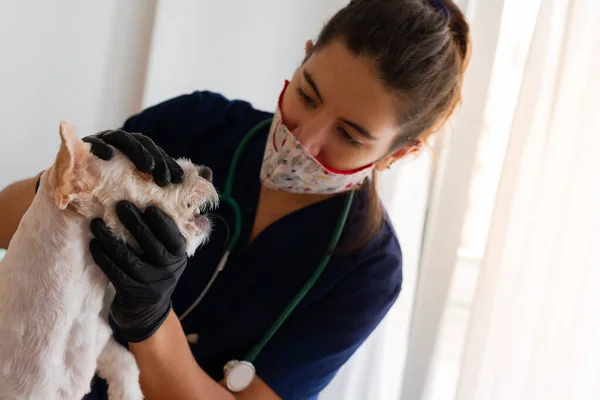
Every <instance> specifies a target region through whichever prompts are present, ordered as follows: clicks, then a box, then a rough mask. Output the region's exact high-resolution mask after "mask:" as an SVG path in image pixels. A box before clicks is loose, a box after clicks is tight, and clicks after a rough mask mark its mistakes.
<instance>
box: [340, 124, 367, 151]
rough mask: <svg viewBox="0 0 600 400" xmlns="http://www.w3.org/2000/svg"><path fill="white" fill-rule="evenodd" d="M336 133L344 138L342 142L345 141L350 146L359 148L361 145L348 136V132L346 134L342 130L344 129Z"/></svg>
mask: <svg viewBox="0 0 600 400" xmlns="http://www.w3.org/2000/svg"><path fill="white" fill-rule="evenodd" d="M338 132H339V133H340V135H341V136H342V138H344V140H346V141H347V142H348V143H350V144H351V145H352V146H355V147H359V146H361V145H362V143H361V142H359V141H358V140H356V139H354V138H353V137H352V135H350V134H349V133H348V132H346V131H345V130H344V128H338Z"/></svg>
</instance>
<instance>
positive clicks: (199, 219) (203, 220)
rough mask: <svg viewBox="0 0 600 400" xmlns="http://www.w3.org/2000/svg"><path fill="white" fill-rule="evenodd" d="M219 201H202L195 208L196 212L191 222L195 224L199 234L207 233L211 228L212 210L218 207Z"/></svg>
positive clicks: (194, 226) (196, 231) (195, 229)
mask: <svg viewBox="0 0 600 400" xmlns="http://www.w3.org/2000/svg"><path fill="white" fill-rule="evenodd" d="M217 201H218V200H214V199H208V200H205V201H203V202H201V203H200V204H199V205H198V207H196V209H195V210H194V214H193V215H192V217H191V219H190V224H191V225H192V226H193V228H194V231H195V233H196V234H197V235H200V234H204V233H207V232H208V231H210V229H211V219H210V215H211V212H212V211H213V210H214V209H215V208H216V207H217Z"/></svg>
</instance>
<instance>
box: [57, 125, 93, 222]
mask: <svg viewBox="0 0 600 400" xmlns="http://www.w3.org/2000/svg"><path fill="white" fill-rule="evenodd" d="M59 133H60V149H59V150H58V154H57V155H56V161H55V162H54V171H53V177H52V178H53V179H52V181H53V186H54V187H53V189H54V194H55V200H56V205H57V206H58V208H60V209H61V210H64V209H65V208H66V207H67V205H69V203H70V202H71V200H73V199H74V198H75V197H76V195H77V194H79V193H82V192H85V191H86V190H89V189H91V186H92V185H91V184H90V183H91V182H90V178H91V174H90V171H88V164H89V161H90V159H91V157H92V155H91V153H90V145H89V144H88V143H85V142H84V141H82V140H81V139H80V138H79V137H78V136H77V134H76V133H75V131H74V130H73V128H72V127H71V126H70V125H69V124H68V123H67V122H65V121H62V122H61V123H60V127H59Z"/></svg>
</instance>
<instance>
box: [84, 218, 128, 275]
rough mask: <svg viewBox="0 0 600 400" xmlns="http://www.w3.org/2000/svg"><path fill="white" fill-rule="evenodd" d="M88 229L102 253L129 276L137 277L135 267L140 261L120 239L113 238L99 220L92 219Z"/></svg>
mask: <svg viewBox="0 0 600 400" xmlns="http://www.w3.org/2000/svg"><path fill="white" fill-rule="evenodd" d="M90 229H91V230H92V233H93V234H94V236H95V237H96V239H97V241H98V243H99V244H100V245H101V246H102V248H103V249H104V251H105V252H106V253H107V254H108V255H109V256H110V257H111V258H112V259H113V260H114V261H115V262H116V263H117V264H118V265H120V266H121V268H122V269H124V270H126V271H127V272H128V273H129V274H131V275H135V277H138V276H137V273H136V271H135V266H136V265H139V264H140V259H139V257H138V255H137V254H136V253H135V251H134V250H133V249H132V248H131V247H130V246H128V245H127V244H126V243H125V242H123V241H122V240H121V239H118V238H116V237H114V236H113V235H112V234H111V233H110V231H109V230H108V227H107V226H106V224H105V223H104V221H102V220H101V219H100V218H94V219H93V220H92V222H91V223H90Z"/></svg>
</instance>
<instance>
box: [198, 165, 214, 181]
mask: <svg viewBox="0 0 600 400" xmlns="http://www.w3.org/2000/svg"><path fill="white" fill-rule="evenodd" d="M198 175H200V177H201V178H204V179H206V180H207V181H209V182H212V175H213V174H212V169H210V168H208V167H204V166H202V167H198Z"/></svg>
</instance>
